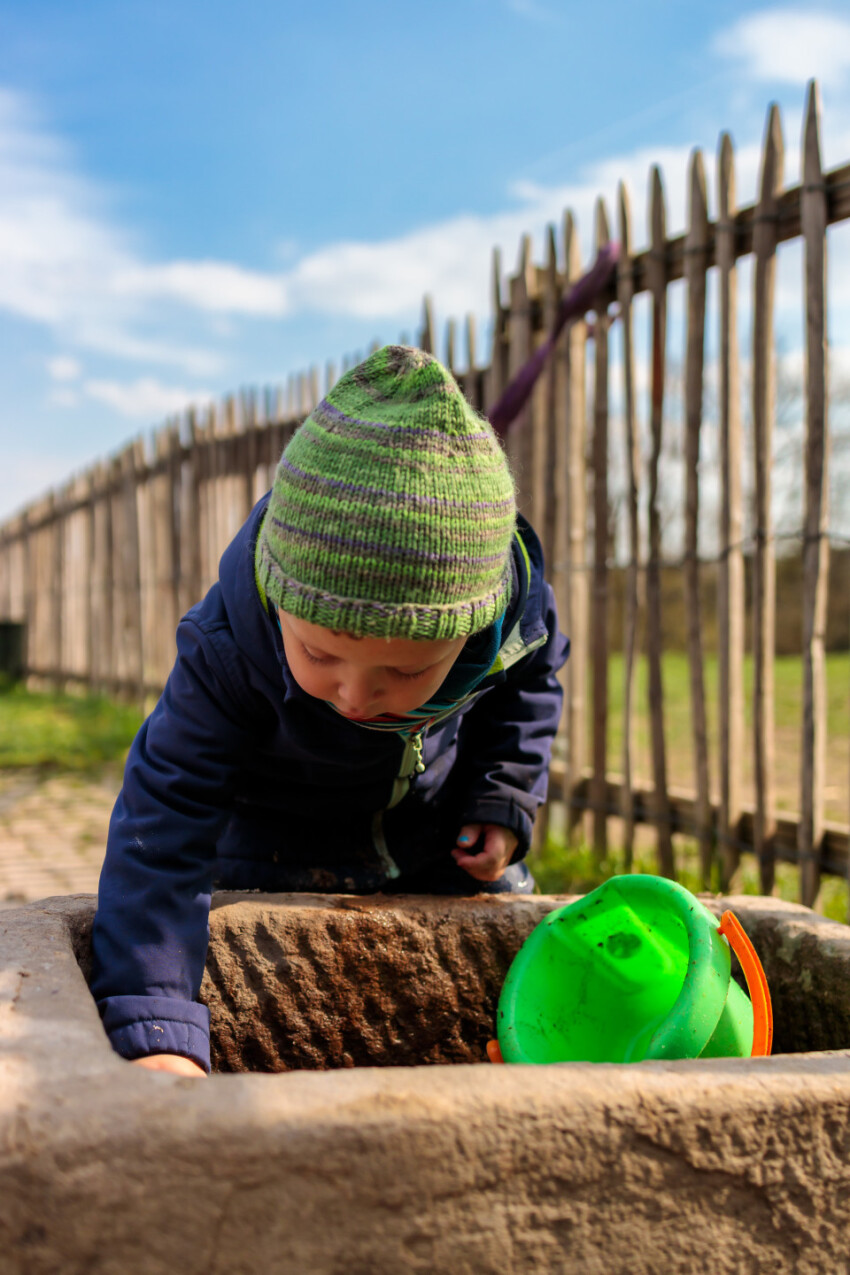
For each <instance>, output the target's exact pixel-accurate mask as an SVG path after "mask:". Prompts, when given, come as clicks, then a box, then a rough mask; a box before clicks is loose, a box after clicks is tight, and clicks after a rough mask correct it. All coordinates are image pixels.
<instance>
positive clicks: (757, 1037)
mask: <svg viewBox="0 0 850 1275" xmlns="http://www.w3.org/2000/svg"><path fill="white" fill-rule="evenodd" d="M719 933H720V934H722V935H723V936H724V938H725V939H726V941H727V942H728V944H729V946H730V947H731V949H732V951H733V952H734V953H735V955H736V956H737V958H738V960H739V961H740V962H741V969H742V970H743V971H744V977H745V978H746V980H747V987H748V988H749V991H750V1000H751V1001H752V1003H753V1050H752V1054H751V1057H752V1058H767V1057H768V1055H769V1054H770V1051H771V1048H772V1046H773V1007H772V1005H771V1003H770V989H769V987H768V985H767V978H766V976H765V972H764V969H763V967H762V963H761V961H760V960H759V958H758V953H757V952H756V949H755V948H754V947H753V945H752V943H751V942H750V940H749V937H748V935H747V933H746V931H745V930H744V927H743V926H742V925H741V922H740V921H739V920H738V918H737V917H736V915H735V913H734V912H724V913H723V915H722V916H721V918H720V926H719Z"/></svg>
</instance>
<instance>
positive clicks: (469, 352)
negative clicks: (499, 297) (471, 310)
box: [461, 314, 481, 411]
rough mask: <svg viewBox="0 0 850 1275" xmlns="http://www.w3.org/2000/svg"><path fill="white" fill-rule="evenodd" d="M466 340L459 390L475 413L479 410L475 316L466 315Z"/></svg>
mask: <svg viewBox="0 0 850 1275" xmlns="http://www.w3.org/2000/svg"><path fill="white" fill-rule="evenodd" d="M464 333H465V339H466V371H465V373H464V374H463V376H462V377H461V388H462V389H463V393H464V396H465V398H466V399H467V400H468V401H469V402H470V403H471V404H472V406H473V407H474V408H475V410H476V411H480V410H481V376H480V372H479V369H478V367H477V365H476V357H475V355H476V351H475V315H474V314H468V315H467V316H466V323H465V325H464Z"/></svg>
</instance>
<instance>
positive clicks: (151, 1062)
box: [133, 1054, 207, 1077]
mask: <svg viewBox="0 0 850 1275" xmlns="http://www.w3.org/2000/svg"><path fill="white" fill-rule="evenodd" d="M133 1063H134V1065H135V1066H136V1067H146V1068H147V1070H148V1071H170V1072H172V1073H173V1074H174V1075H175V1076H204V1077H206V1074H207V1073H206V1072H205V1071H204V1069H203V1067H199V1066H198V1064H197V1063H196V1062H193V1061H192V1059H191V1058H184V1057H183V1055H182V1054H147V1055H146V1056H145V1057H144V1058H134V1059H133Z"/></svg>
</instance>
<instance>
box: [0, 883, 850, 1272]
mask: <svg viewBox="0 0 850 1275" xmlns="http://www.w3.org/2000/svg"><path fill="white" fill-rule="evenodd" d="M557 902H558V901H557V900H553V899H550V900H546V899H539V898H538V899H510V898H502V899H481V900H457V901H452V900H439V901H438V900H431V901H423V900H405V899H394V900H381V899H380V898H378V899H375V900H365V899H359V900H354V899H327V898H318V897H313V898H310V897H305V896H289V897H279V898H274V899H271V898H263V897H261V896H250V897H248V898H243V899H241V900H239V901H237V900H236V899H235V898H233V897H230V898H228V897H224V898H220V899H219V900H217V905H216V907H215V908H214V911H213V915H212V918H211V951H210V961H209V968H208V978H207V980H206V981H205V986H204V994H205V996H206V998H207V1000H208V1003H209V1004H210V1008H211V1012H212V1017H213V1023H214V1040H215V1053H216V1058H217V1063H218V1067H219V1068H220V1069H221V1070H224V1069H225V1068H229V1069H231V1070H234V1069H244V1068H251V1069H257V1070H259V1069H263V1070H266V1071H280V1070H283V1069H285V1068H290V1069H291V1070H289V1071H288V1074H285V1075H270V1074H240V1075H223V1074H219V1075H215V1076H213V1077H212V1078H211V1079H210V1080H208V1081H201V1080H197V1081H195V1080H188V1079H180V1078H177V1077H173V1076H167V1075H157V1074H155V1073H151V1072H146V1071H143V1070H142V1069H139V1068H134V1067H132V1066H131V1065H129V1064H127V1063H125V1062H123V1061H122V1060H121V1059H119V1058H117V1057H116V1056H115V1055H114V1054H112V1052H111V1050H110V1049H109V1046H108V1043H107V1041H106V1039H105V1037H104V1035H103V1032H102V1030H101V1028H100V1024H99V1020H98V1017H97V1013H96V1009H95V1006H94V1005H93V1003H92V1001H91V997H90V995H89V993H88V989H87V987H86V984H85V980H84V977H83V974H82V971H81V964H80V962H82V965H83V966H84V965H85V959H86V951H87V942H88V938H87V936H88V931H89V928H90V924H91V917H92V912H93V901H92V900H91V899H90V898H76V899H60V900H53V901H48V902H46V903H44V904H33V905H30V906H29V907H25V908H21V909H15V910H10V911H7V912H4V913H2V915H0V1271H2V1272H4V1273H5V1272H7V1271H8V1272H14V1273H17V1272H20V1273H21V1275H24V1273H25V1275H47V1273H51V1275H53V1273H55V1275H60V1273H61V1275H78V1273H79V1275H83V1272H86V1273H87V1275H88V1273H96V1275H136V1273H137V1272H138V1273H139V1275H165V1273H166V1272H168V1275H172V1273H173V1272H174V1271H180V1272H181V1275H196V1273H197V1275H201V1272H203V1273H204V1275H209V1273H210V1272H218V1273H219V1275H220V1273H222V1272H228V1273H230V1272H244V1273H245V1275H249V1273H250V1275H255V1272H259V1271H261V1272H263V1273H264V1275H265V1273H266V1272H286V1273H287V1275H288V1273H290V1272H291V1273H292V1275H296V1273H297V1275H305V1273H306V1272H309V1273H310V1275H343V1272H345V1275H405V1273H406V1272H422V1275H432V1273H433V1272H436V1271H439V1272H452V1273H453V1272H457V1273H458V1275H461V1273H464V1275H465V1273H466V1272H469V1275H489V1273H490V1272H492V1273H493V1275H496V1273H499V1275H500V1273H501V1272H506V1273H507V1272H512V1275H513V1273H515V1272H520V1271H521V1272H523V1275H525V1273H527V1272H528V1273H532V1275H533V1273H535V1272H550V1271H552V1272H561V1271H564V1272H573V1271H575V1272H582V1275H585V1273H589V1275H595V1273H597V1272H598V1273H599V1275H619V1273H620V1272H622V1273H623V1275H626V1273H628V1275H642V1273H643V1272H647V1275H648V1273H649V1272H652V1275H658V1272H664V1275H676V1273H677V1272H704V1271H708V1270H711V1271H721V1272H727V1271H728V1272H751V1271H752V1272H756V1271H759V1272H760V1271H767V1270H770V1271H771V1272H774V1271H775V1272H780V1273H782V1272H788V1273H789V1275H790V1273H791V1272H794V1273H795V1275H796V1273H802V1275H807V1273H808V1272H812V1273H814V1272H818V1273H819V1275H820V1272H824V1271H829V1272H832V1271H836V1272H837V1271H842V1270H844V1269H846V1268H847V1257H846V1234H847V1228H848V1225H849V1224H850V1048H848V1046H850V1033H848V1023H850V1018H848V1003H850V931H848V930H847V929H846V928H845V927H843V926H839V925H836V924H834V923H831V922H827V921H824V920H823V919H822V918H819V917H816V916H815V915H814V914H812V913H810V912H808V911H807V910H805V909H802V908H797V907H793V906H791V905H788V904H781V903H779V902H777V901H775V900H753V899H737V900H732V901H730V902H731V904H732V906H733V907H734V908H735V910H736V911H737V912H738V914H739V916H740V917H741V920H742V922H743V923H744V924H745V926H746V928H747V929H748V931H749V932H750V934H751V937H753V938H754V941H755V942H756V944H757V946H759V949H760V951H761V952H762V956H763V959H764V960H765V964H766V967H767V970H768V974H769V977H770V978H771V981H772V985H773V990H774V996H775V1001H776V1008H777V1046H778V1047H779V1048H784V1049H800V1048H803V1049H805V1048H813V1047H817V1048H819V1049H823V1048H830V1049H832V1050H834V1051H837V1052H830V1053H796V1054H795V1053H787V1054H779V1055H777V1056H774V1057H773V1058H770V1059H758V1060H749V1059H723V1060H715V1061H711V1062H700V1061H696V1062H676V1063H666V1064H661V1063H650V1064H638V1065H633V1066H628V1067H623V1066H599V1065H597V1066H593V1065H590V1064H567V1065H560V1066H554V1067H492V1066H490V1065H488V1064H486V1063H481V1064H480V1065H476V1064H475V1063H474V1061H471V1062H470V1060H474V1059H475V1058H476V1056H479V1046H480V1043H481V1042H482V1041H483V1040H484V1039H485V1038H486V1037H487V1036H488V1035H489V1034H490V1023H491V1022H492V1018H488V1015H490V1014H491V1011H492V1008H493V1007H494V1004H495V1000H494V997H495V995H496V993H497V990H498V985H499V983H500V980H501V976H502V971H503V969H505V968H506V967H507V963H508V962H509V960H510V957H511V955H512V953H513V951H514V950H516V947H517V946H518V945H519V942H520V941H521V939H522V937H523V936H524V935H525V934H526V933H528V932H529V930H530V929H531V927H532V925H533V924H534V923H535V922H536V920H537V919H539V917H540V916H541V915H542V914H543V912H545V911H546V910H547V909H548V908H550V907H552V906H555V905H556V903H557ZM78 958H79V959H78ZM363 1062H368V1063H370V1064H372V1065H369V1066H364V1065H356V1064H360V1063H363ZM418 1062H428V1063H431V1064H432V1065H429V1066H417V1065H415V1064H416V1063H418ZM447 1062H448V1063H452V1064H458V1063H469V1065H446V1063H447ZM399 1063H401V1064H403V1065H397V1064H399ZM375 1064H377V1065H375ZM295 1068H298V1070H296V1069H295ZM301 1068H310V1070H306V1069H301ZM324 1068H330V1069H331V1070H322V1069H324Z"/></svg>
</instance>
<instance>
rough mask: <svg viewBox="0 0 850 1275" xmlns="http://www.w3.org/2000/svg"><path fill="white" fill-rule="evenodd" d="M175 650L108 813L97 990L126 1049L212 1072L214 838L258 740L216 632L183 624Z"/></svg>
mask: <svg viewBox="0 0 850 1275" xmlns="http://www.w3.org/2000/svg"><path fill="white" fill-rule="evenodd" d="M177 650H178V654H177V661H176V663H175V665H174V668H173V669H172V672H171V674H170V676H169V679H168V682H167V684H166V686H165V689H164V691H163V693H162V696H161V697H160V700H159V702H158V703H157V705H156V708H155V709H154V711H153V713H152V714H151V716H150V717H149V718H148V720H147V721H146V722H145V723H144V725H143V726H142V728H141V730H140V731H139V733H138V735H137V736H136V739H135V741H134V743H133V746H132V748H131V750H130V753H129V756H128V759H127V766H126V769H125V773H124V784H123V787H122V790H121V793H120V795H119V797H118V800H117V802H116V804H115V808H114V810H113V813H112V819H111V822H110V826H109V836H108V839H107V847H106V858H105V861H104V865H103V870H102V872H101V878H100V886H99V891H98V907H97V914H96V916H95V921H94V929H93V935H92V946H93V958H94V964H93V977H92V983H91V990H92V993H93V995H94V997H95V1000H96V1001H97V1003H98V1008H99V1009H100V1013H101V1017H102V1020H103V1024H104V1027H105V1029H106V1032H107V1034H108V1036H109V1038H110V1040H111V1042H112V1046H113V1048H114V1049H115V1050H116V1051H117V1052H118V1053H119V1054H122V1055H123V1056H124V1057H125V1058H138V1057H141V1056H143V1055H146V1054H157V1053H159V1054H161V1053H176V1054H183V1055H185V1056H186V1057H188V1058H192V1059H194V1061H195V1062H197V1063H199V1064H200V1065H201V1066H202V1067H204V1068H205V1069H206V1070H207V1071H209V1068H210V1050H209V1011H208V1010H207V1009H206V1007H205V1006H203V1005H200V1004H198V1003H197V997H198V994H199V991H200V986H201V979H202V977H203V972H204V964H205V960H206V949H207V942H208V938H209V907H210V895H211V891H212V873H213V863H214V859H215V846H216V841H217V839H218V836H219V834H220V832H221V829H222V827H223V824H224V822H225V820H226V819H227V817H228V808H229V802H230V798H231V796H232V793H233V788H234V779H235V776H236V773H237V766H238V760H237V759H238V758H240V756H241V757H244V756H245V754H246V752H247V750H248V747H249V743H250V738H251V737H250V732H249V730H248V728H247V724H246V717H247V714H246V710H245V708H244V707H243V708H241V709H240V707H239V706H238V704H237V700H236V697H234V693H233V690H232V688H231V679H230V677H228V676H227V672H226V670H225V669H224V666H223V665H222V664H221V663H220V662H219V660H218V658H217V657H216V651H215V644H214V641H213V640H211V639H210V637H209V635H206V634H202V633H201V630H200V629H199V628H198V626H197V625H196V624H195V623H194V621H192V620H191V619H187V620H184V621H183V622H182V623H181V625H180V627H179V628H178V630H177Z"/></svg>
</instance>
